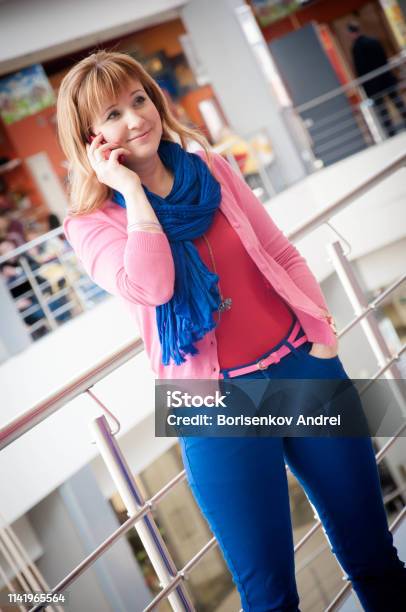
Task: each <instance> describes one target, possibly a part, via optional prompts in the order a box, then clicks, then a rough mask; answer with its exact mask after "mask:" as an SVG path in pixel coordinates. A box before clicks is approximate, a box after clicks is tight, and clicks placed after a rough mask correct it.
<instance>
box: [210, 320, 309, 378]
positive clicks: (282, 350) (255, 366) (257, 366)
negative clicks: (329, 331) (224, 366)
mask: <svg viewBox="0 0 406 612" xmlns="http://www.w3.org/2000/svg"><path fill="white" fill-rule="evenodd" d="M299 330H300V323H299V322H298V321H296V323H295V325H294V326H293V329H292V331H291V333H290V334H289V337H288V338H286V339H285V340H284V342H289V343H290V344H291V345H292V346H294V347H295V348H296V347H298V346H300V345H301V344H303V343H304V342H307V336H306V334H304V335H303V336H301V337H300V338H298V339H297V340H295V338H296V336H297V334H298V332H299ZM290 352H291V349H290V347H289V346H287V345H286V344H282V346H280V347H279V348H278V349H276V350H275V351H272V353H270V354H269V355H268V357H265V358H264V359H260V360H259V361H257V362H256V363H252V364H251V365H247V366H244V367H242V368H234V369H231V370H229V371H228V372H227V374H228V376H229V377H230V378H234V377H235V376H242V375H243V374H249V373H250V372H257V371H258V370H266V368H267V367H268V366H270V365H271V364H272V363H279V361H280V360H281V359H282V357H285V356H286V355H288V354H289V353H290ZM219 378H224V374H223V373H222V372H220V375H219Z"/></svg>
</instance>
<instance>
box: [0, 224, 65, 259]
mask: <svg viewBox="0 0 406 612" xmlns="http://www.w3.org/2000/svg"><path fill="white" fill-rule="evenodd" d="M61 234H63V228H62V227H56V228H55V229H53V230H51V231H49V232H47V233H46V234H42V236H37V238H33V240H30V241H29V242H25V243H24V244H22V245H21V246H19V247H16V248H15V249H13V250H12V251H10V252H9V253H7V254H6V255H0V264H2V263H4V262H6V261H7V260H8V259H9V258H10V257H15V256H17V255H24V253H25V252H26V251H28V250H30V249H32V248H33V247H36V246H39V245H40V244H42V243H43V242H46V241H47V240H50V239H51V238H56V237H58V236H60V235H61ZM61 248H62V243H61Z"/></svg>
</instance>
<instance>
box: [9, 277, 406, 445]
mask: <svg viewBox="0 0 406 612" xmlns="http://www.w3.org/2000/svg"><path fill="white" fill-rule="evenodd" d="M405 278H406V275H404V276H403V277H401V278H400V279H398V280H397V281H395V282H394V283H393V284H392V285H391V286H390V287H389V288H388V289H386V290H385V291H384V292H383V293H382V295H384V297H385V298H386V297H387V296H388V294H389V293H390V292H391V291H393V290H394V289H396V288H397V287H398V286H399V285H400V284H401V282H403V280H405ZM380 299H381V296H377V297H376V298H375V299H374V300H373V302H371V304H373V307H371V305H369V306H368V307H367V308H366V309H365V311H364V312H362V313H361V314H360V315H357V316H356V317H355V318H354V319H353V321H350V323H349V324H348V325H346V326H345V327H344V329H343V330H341V331H339V332H338V337H339V338H340V337H342V336H343V335H344V334H346V333H347V332H348V331H349V330H350V329H351V328H352V327H353V326H354V325H355V324H356V323H357V322H358V321H360V320H361V319H363V318H364V317H365V316H366V315H367V314H368V313H369V312H371V311H372V310H373V308H374V307H376V305H377V304H378V303H379V301H380ZM382 299H383V298H382ZM405 346H406V345H405ZM142 349H143V341H142V339H141V338H138V339H137V340H136V341H135V342H131V343H129V344H126V345H125V346H124V347H123V348H121V349H118V350H117V351H116V352H115V353H113V354H112V355H110V356H109V357H107V358H105V359H103V360H102V361H100V362H99V363H98V364H97V365H96V366H94V367H93V368H90V369H89V370H87V371H86V372H85V373H84V374H83V375H80V376H78V377H76V378H74V379H73V380H72V381H71V382H70V383H68V384H67V385H65V386H64V387H62V388H61V389H60V390H59V391H57V392H55V393H53V394H52V395H50V396H48V397H47V398H46V399H44V400H42V402H39V403H38V404H37V405H36V406H34V407H33V408H31V409H30V410H28V411H27V412H25V413H24V414H22V415H21V416H19V417H17V418H16V419H14V420H13V421H11V422H10V423H8V424H7V425H5V426H4V427H3V428H2V429H0V450H1V449H3V448H5V447H6V446H8V444H11V443H12V442H13V441H14V440H16V439H17V438H19V437H20V436H22V435H23V434H24V433H26V432H27V431H29V430H30V429H32V428H33V427H35V425H37V424H38V423H40V422H41V421H43V420H45V419H46V418H47V417H48V416H50V415H51V414H53V413H54V412H56V411H57V410H59V409H60V408H62V406H63V405H64V404H65V403H68V402H70V401H72V400H73V399H74V398H75V397H77V396H78V395H80V394H81V393H83V392H84V391H86V389H87V388H90V387H91V386H93V385H94V384H96V383H97V382H98V381H99V380H102V379H103V378H104V377H105V376H107V375H108V374H109V373H110V372H112V371H113V370H114V369H115V368H118V367H119V366H120V365H123V364H124V363H126V362H127V361H129V360H130V359H131V358H132V357H134V356H135V355H137V354H138V353H139V352H141V351H142ZM404 350H405V347H403V348H402V349H401V351H400V352H398V353H397V354H396V355H395V356H394V357H393V358H392V360H391V361H389V362H388V363H387V364H386V365H385V366H383V368H381V369H380V370H378V373H377V374H376V375H375V378H378V377H379V376H380V375H381V373H383V372H385V370H386V369H387V368H388V367H390V365H391V364H392V363H393V361H396V359H398V358H399V356H400V355H401V354H402V353H403V352H404ZM375 378H374V377H372V378H371V380H375ZM54 402H57V403H56V404H54Z"/></svg>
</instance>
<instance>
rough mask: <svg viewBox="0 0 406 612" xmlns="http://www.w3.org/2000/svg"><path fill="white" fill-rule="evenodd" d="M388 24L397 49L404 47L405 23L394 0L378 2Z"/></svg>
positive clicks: (405, 41) (405, 36) (405, 39)
mask: <svg viewBox="0 0 406 612" xmlns="http://www.w3.org/2000/svg"><path fill="white" fill-rule="evenodd" d="M380 2H381V6H382V8H383V10H384V12H385V16H386V19H387V21H388V24H389V26H390V28H391V30H392V32H393V35H394V37H395V38H396V42H397V43H398V45H399V48H401V49H403V48H404V47H406V23H405V20H404V18H403V13H402V11H401V8H400V6H399V4H398V3H397V2H396V0H380Z"/></svg>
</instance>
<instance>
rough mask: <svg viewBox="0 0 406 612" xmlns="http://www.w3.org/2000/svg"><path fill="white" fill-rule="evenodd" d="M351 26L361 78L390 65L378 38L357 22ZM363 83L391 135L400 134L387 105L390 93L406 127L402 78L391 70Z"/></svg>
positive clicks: (355, 60)
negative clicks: (399, 78)
mask: <svg viewBox="0 0 406 612" xmlns="http://www.w3.org/2000/svg"><path fill="white" fill-rule="evenodd" d="M347 29H348V32H349V33H350V36H351V38H352V39H353V44H352V48H351V52H352V58H353V62H354V68H355V72H356V74H357V76H358V77H362V76H364V75H366V74H368V73H369V72H371V71H372V70H376V69H377V68H381V67H382V66H386V65H387V63H388V59H387V57H386V53H385V50H384V48H383V45H382V43H381V42H380V41H379V40H378V39H376V38H373V37H372V36H366V35H365V34H362V33H361V30H360V27H359V26H358V25H357V24H356V23H349V24H348V26H347ZM362 86H363V88H364V90H365V93H366V95H367V96H368V98H371V99H372V100H373V102H374V105H375V108H376V110H377V113H378V116H379V118H380V120H381V122H382V125H383V126H384V129H385V130H386V133H387V134H388V135H389V136H394V135H395V134H396V128H395V126H394V125H393V122H392V119H391V116H390V113H389V110H388V108H387V105H386V96H388V97H389V98H390V99H391V100H392V102H393V104H394V105H395V106H396V108H397V109H398V111H399V114H400V115H401V117H402V119H403V124H404V127H406V106H405V103H404V102H403V98H402V96H401V94H400V91H399V81H398V79H397V77H396V75H394V74H393V72H391V71H390V70H387V71H386V72H383V73H382V74H379V75H377V76H375V77H373V78H371V79H369V80H368V81H365V82H364V83H363V84H362Z"/></svg>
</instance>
